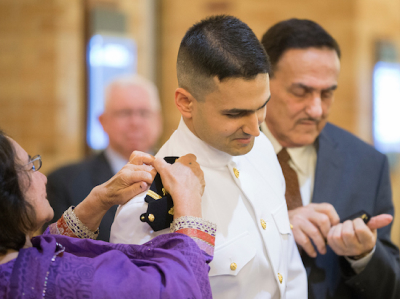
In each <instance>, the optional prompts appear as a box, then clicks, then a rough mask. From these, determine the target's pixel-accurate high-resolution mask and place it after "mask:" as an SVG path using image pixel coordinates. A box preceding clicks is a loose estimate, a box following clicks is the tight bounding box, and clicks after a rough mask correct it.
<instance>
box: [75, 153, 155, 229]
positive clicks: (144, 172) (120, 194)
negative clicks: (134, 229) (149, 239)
mask: <svg viewBox="0 0 400 299" xmlns="http://www.w3.org/2000/svg"><path fill="white" fill-rule="evenodd" d="M154 159H155V158H154V157H153V156H152V155H150V154H146V153H142V152H138V151H135V152H133V153H132V155H131V157H130V159H129V163H128V164H126V165H125V166H124V167H123V168H122V169H121V170H120V171H118V173H117V174H115V175H114V176H113V177H112V178H111V179H109V180H108V181H107V182H105V183H103V184H101V185H99V186H97V187H95V188H93V190H92V191H91V192H90V194H89V195H88V196H87V197H86V198H85V199H84V200H83V201H82V202H81V203H80V204H79V205H78V206H77V207H76V208H75V210H74V211H75V214H76V216H77V217H78V218H79V219H80V220H81V221H82V223H83V224H85V225H86V226H87V227H88V228H89V229H91V230H93V231H95V230H96V229H97V228H98V227H99V225H100V222H101V220H102V219H103V216H104V215H105V213H106V212H107V211H108V210H109V209H110V208H111V207H112V206H114V205H122V204H125V203H126V202H128V201H129V200H130V199H132V198H133V197H135V196H136V195H138V194H140V193H142V192H144V191H146V190H147V188H148V187H149V186H150V185H151V183H152V182H153V180H154V177H155V175H156V173H157V172H156V170H155V169H154V167H153V166H151V165H149V164H152V163H153V162H154ZM144 163H145V164H148V165H145V164H144Z"/></svg>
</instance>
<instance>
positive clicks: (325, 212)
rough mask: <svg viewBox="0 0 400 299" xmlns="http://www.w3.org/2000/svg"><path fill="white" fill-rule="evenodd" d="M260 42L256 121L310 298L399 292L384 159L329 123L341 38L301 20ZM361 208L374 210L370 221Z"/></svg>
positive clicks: (286, 23)
mask: <svg viewBox="0 0 400 299" xmlns="http://www.w3.org/2000/svg"><path fill="white" fill-rule="evenodd" d="M262 44H263V45H264V47H265V49H266V51H267V53H268V55H269V57H270V61H271V66H272V71H271V80H270V86H271V102H270V104H269V105H268V112H267V115H266V119H265V123H264V124H263V125H262V130H263V131H264V133H265V134H266V135H267V137H268V138H269V139H270V140H271V142H272V144H273V146H274V150H275V153H276V154H277V156H278V160H279V163H280V164H281V167H282V171H283V174H284V176H285V181H286V194H285V197H286V202H287V205H288V209H289V218H290V223H291V225H292V227H293V234H294V237H295V240H296V243H297V245H298V246H299V248H300V251H301V253H302V259H303V263H304V265H305V267H306V270H307V275H308V284H309V290H308V291H309V298H341V299H345V298H400V297H399V295H398V292H399V290H398V287H399V286H398V281H399V252H398V249H397V247H396V246H395V245H394V244H393V243H392V242H391V239H390V231H391V224H389V223H390V222H391V220H392V216H393V203H392V195H391V186H390V179H389V166H388V160H387V158H386V156H384V155H383V154H381V153H379V152H378V151H376V150H375V149H374V148H373V147H372V146H370V145H368V144H366V143H364V142H362V141H361V140H359V139H358V138H357V137H355V136H353V135H351V134H350V133H348V132H346V131H344V130H342V129H340V128H338V127H336V126H334V125H332V124H330V123H328V122H327V117H328V114H329V109H330V106H331V104H332V103H333V98H334V91H335V90H336V88H337V84H338V83H337V81H338V80H337V79H338V76H339V70H340V60H339V59H340V49H339V45H338V44H337V42H336V41H335V40H334V39H333V37H332V36H331V35H329V33H327V32H326V31H325V30H324V29H323V28H322V27H321V26H319V25H318V24H316V23H314V22H312V21H309V20H298V19H290V20H287V21H283V22H279V23H277V24H276V25H274V26H272V27H271V28H270V29H269V30H268V31H267V32H266V33H265V35H264V36H263V38H262ZM364 211H365V212H367V213H368V214H370V215H371V216H376V217H372V218H371V220H370V221H369V223H368V224H365V223H364V221H363V220H362V219H361V217H363V218H366V215H367V214H366V213H365V212H364ZM359 212H360V213H359ZM357 213H359V214H357ZM355 214H356V215H355ZM381 214H383V215H381ZM357 216H359V217H357ZM347 218H350V219H349V220H347V221H345V220H346V219H347ZM327 245H328V246H327Z"/></svg>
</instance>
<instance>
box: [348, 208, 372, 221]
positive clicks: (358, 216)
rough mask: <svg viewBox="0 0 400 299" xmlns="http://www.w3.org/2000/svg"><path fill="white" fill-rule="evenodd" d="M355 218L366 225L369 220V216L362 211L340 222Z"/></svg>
mask: <svg viewBox="0 0 400 299" xmlns="http://www.w3.org/2000/svg"><path fill="white" fill-rule="evenodd" d="M356 218H361V219H362V220H363V221H364V223H365V224H367V223H368V221H369V220H370V219H371V215H370V214H368V213H367V212H365V211H364V210H361V211H358V212H357V213H354V214H353V215H350V216H349V217H347V218H345V219H344V220H343V221H342V222H345V221H346V220H354V219H356Z"/></svg>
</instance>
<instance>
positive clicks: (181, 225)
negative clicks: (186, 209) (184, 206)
mask: <svg viewBox="0 0 400 299" xmlns="http://www.w3.org/2000/svg"><path fill="white" fill-rule="evenodd" d="M185 228H194V229H198V230H201V231H202V232H205V233H207V234H209V235H211V236H213V237H215V233H216V230H217V226H216V225H215V224H214V223H212V222H210V221H207V220H203V219H202V218H198V217H193V216H182V217H179V218H178V219H174V221H172V222H171V225H170V231H171V233H173V232H176V231H178V230H181V229H185Z"/></svg>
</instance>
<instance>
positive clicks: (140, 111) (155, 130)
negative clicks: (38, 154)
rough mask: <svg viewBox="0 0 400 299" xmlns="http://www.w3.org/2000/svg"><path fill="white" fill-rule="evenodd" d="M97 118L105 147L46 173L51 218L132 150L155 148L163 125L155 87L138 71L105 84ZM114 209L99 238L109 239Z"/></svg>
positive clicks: (119, 165)
mask: <svg viewBox="0 0 400 299" xmlns="http://www.w3.org/2000/svg"><path fill="white" fill-rule="evenodd" d="M99 120H100V123H101V125H102V126H103V129H104V131H105V132H106V133H107V135H108V138H109V145H108V147H107V148H106V149H105V150H104V151H102V152H100V153H99V154H97V155H94V156H92V157H90V158H89V159H86V160H84V161H82V162H80V163H77V164H73V165H68V166H64V167H62V168H60V169H58V170H56V171H54V172H53V173H51V174H50V175H49V176H48V183H47V196H48V199H49V202H50V204H51V206H52V207H53V209H54V219H53V221H56V220H57V219H59V218H60V217H61V215H62V213H63V212H64V211H65V210H66V209H67V208H68V207H69V206H71V205H74V206H76V205H77V204H78V203H79V202H81V201H82V200H83V199H84V198H85V197H86V196H87V195H88V194H89V192H90V191H91V190H92V189H93V188H94V187H95V186H97V185H99V184H102V183H104V182H105V181H107V180H108V179H110V178H111V177H112V176H113V175H114V174H115V173H117V172H118V171H119V170H120V169H121V168H122V167H123V166H124V165H125V164H126V163H127V162H128V159H129V156H130V155H131V153H132V152H133V151H135V150H138V151H142V152H148V153H153V152H154V146H155V145H156V142H157V141H158V138H159V136H160V134H161V126H162V124H161V121H162V120H161V111H160V101H159V98H158V92H157V88H156V87H155V85H154V84H153V83H152V82H150V81H148V80H146V79H144V78H142V77H140V76H138V75H135V76H125V77H119V78H117V79H115V80H114V81H112V82H111V83H110V84H109V85H108V87H107V88H106V91H105V103H104V112H103V114H102V115H100V117H99ZM115 211H116V206H115V207H113V208H112V209H110V210H109V211H108V212H107V214H106V215H105V216H104V218H103V220H102V222H101V224H100V227H99V230H100V233H99V237H98V239H99V240H104V241H108V240H109V238H110V228H111V224H112V222H113V220H114V214H115Z"/></svg>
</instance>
